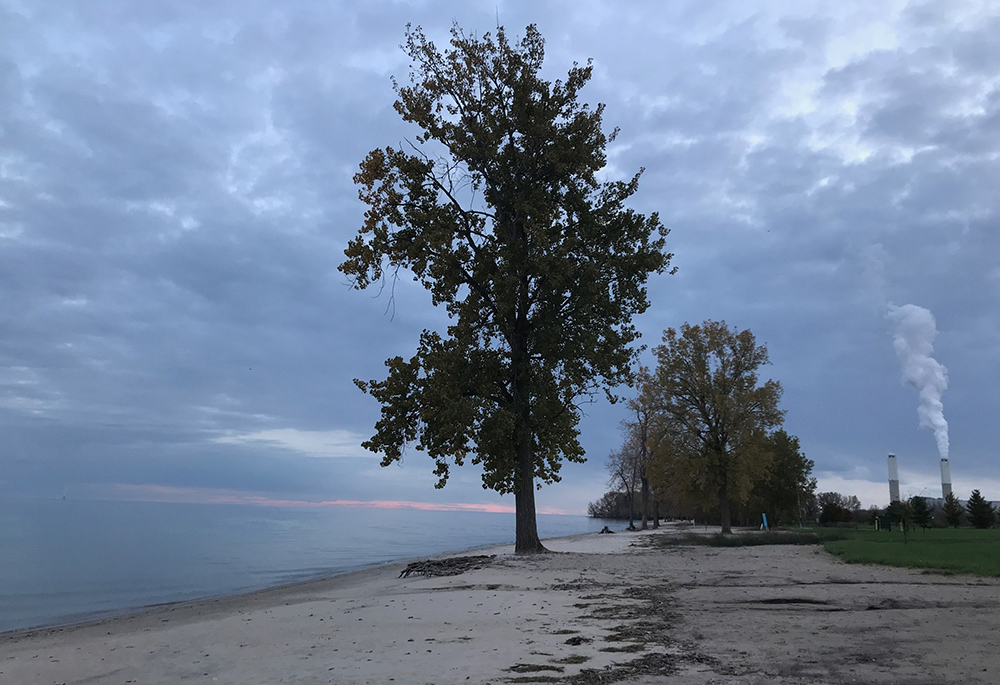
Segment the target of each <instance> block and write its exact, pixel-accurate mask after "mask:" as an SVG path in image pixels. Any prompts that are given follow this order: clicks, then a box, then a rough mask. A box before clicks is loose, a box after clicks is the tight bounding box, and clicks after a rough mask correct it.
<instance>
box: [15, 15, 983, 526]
mask: <svg viewBox="0 0 1000 685" xmlns="http://www.w3.org/2000/svg"><path fill="white" fill-rule="evenodd" d="M498 20H499V22H500V23H502V24H503V25H505V26H506V27H507V30H508V32H510V33H513V34H517V35H523V31H524V27H525V25H527V24H529V23H536V24H537V25H538V27H539V29H540V31H541V33H542V35H543V36H544V37H545V38H546V40H547V59H546V67H545V69H546V74H547V75H548V77H549V78H552V79H555V78H559V77H560V76H562V75H564V74H565V71H566V69H568V68H569V67H570V66H571V64H572V62H573V61H574V60H575V61H580V62H583V61H585V60H586V59H587V58H593V60H594V65H595V71H594V79H593V80H592V82H591V83H590V84H589V85H588V86H587V87H586V88H585V89H584V91H583V97H584V98H585V99H586V100H587V101H588V102H590V103H597V102H604V103H607V109H606V114H605V122H606V124H607V125H608V127H613V126H618V127H620V128H621V134H620V136H619V138H618V139H617V141H616V142H615V143H614V145H613V147H612V148H611V149H610V157H609V159H610V164H609V167H608V169H607V170H606V172H605V178H608V179H615V178H621V177H624V176H627V175H630V174H631V173H633V172H634V171H635V170H637V169H638V168H639V167H645V168H646V174H645V175H644V176H643V179H642V184H641V187H640V191H639V193H638V194H637V195H636V196H635V198H634V203H633V206H634V207H635V208H636V209H638V210H640V211H644V212H651V211H658V212H659V213H660V215H661V218H662V220H663V222H664V224H666V225H667V226H668V227H669V228H670V229H671V231H672V233H671V235H670V237H669V239H668V240H669V249H670V250H671V251H673V252H674V253H675V255H676V257H675V261H674V263H675V264H676V265H677V266H678V267H679V272H678V273H677V274H676V275H674V276H667V275H664V276H660V277H656V278H654V279H653V280H652V281H651V282H650V288H649V290H650V299H651V301H652V307H651V309H650V311H649V312H647V313H646V314H645V315H644V316H643V317H642V318H641V319H640V321H639V326H640V328H641V330H642V331H643V334H644V340H645V342H646V343H647V344H650V345H655V344H656V343H657V342H659V339H660V335H661V333H662V331H663V329H664V328H666V327H668V326H678V325H680V324H681V323H683V322H685V321H688V322H699V321H702V320H705V319H709V318H711V319H725V320H726V321H727V322H728V323H729V324H731V325H734V326H738V327H740V328H750V329H751V330H752V331H753V332H754V333H755V334H756V335H757V337H758V339H759V340H760V341H762V342H765V343H766V344H767V345H768V348H769V351H770V354H771V359H772V362H773V366H771V367H769V368H768V370H767V372H768V373H769V375H770V376H771V377H773V378H776V379H778V380H780V381H781V383H782V384H783V386H784V388H785V395H784V398H783V406H784V408H785V409H787V412H788V413H787V420H786V428H787V429H788V430H789V432H791V433H793V434H796V435H798V436H799V437H800V440H801V443H802V446H803V449H804V451H805V452H806V454H807V455H808V456H809V457H810V458H812V459H813V460H814V461H815V462H816V475H817V476H818V477H819V480H820V488H821V489H823V490H838V491H841V492H844V493H845V494H856V495H858V496H859V497H861V499H862V501H864V502H865V504H870V503H875V502H878V503H882V502H884V501H885V500H886V499H887V492H886V486H885V484H884V483H885V474H886V462H885V455H886V454H887V453H888V452H895V453H896V454H898V455H899V461H900V471H901V480H902V490H903V493H904V495H905V494H925V495H937V494H938V493H939V492H940V487H939V485H938V482H939V479H938V476H937V469H938V448H937V444H936V442H935V436H934V434H933V432H932V431H930V430H928V429H926V428H921V427H920V426H919V424H918V421H919V419H918V414H917V407H918V403H919V398H918V395H917V393H916V392H915V391H914V390H913V389H912V388H910V387H907V386H904V385H903V383H902V382H901V377H902V376H901V374H902V370H901V365H900V360H899V359H898V358H897V354H896V351H895V350H894V335H895V332H896V326H897V323H898V322H897V321H896V319H895V318H893V317H892V316H889V312H891V311H898V310H893V309H892V308H891V305H895V306H902V305H906V304H913V305H916V306H919V307H924V308H926V309H927V310H929V311H930V312H932V313H933V315H934V317H936V323H937V330H938V331H939V335H938V336H937V338H936V340H934V352H933V355H934V358H935V359H936V360H937V361H938V362H940V363H941V364H943V365H944V366H945V367H946V368H947V371H948V387H947V390H945V391H944V394H943V395H942V399H943V403H944V416H945V418H946V419H947V421H948V423H949V438H950V445H951V465H952V472H953V476H954V481H955V488H956V491H957V492H959V493H960V494H961V495H962V496H966V495H967V493H968V492H969V491H970V490H971V489H972V488H973V487H979V488H981V489H982V490H983V493H984V495H986V496H987V497H990V498H992V499H1000V464H998V456H1000V420H998V418H997V417H998V410H1000V402H998V397H1000V392H998V386H1000V371H998V369H1000V319H998V313H1000V225H998V219H1000V216H998V209H1000V193H998V183H1000V42H998V41H997V40H996V36H998V35H1000V10H998V8H997V6H996V4H995V3H991V2H987V1H984V2H974V1H960V0H952V1H949V2H936V1H933V2H905V1H890V0H886V1H885V2H878V3H871V2H865V1H859V2H853V1H844V2H837V3H830V2H819V1H817V2H809V1H806V0H788V1H786V2H781V1H776V0H767V1H766V2H764V1H763V0H762V1H760V2H748V1H746V0H734V1H732V2H724V1H712V2H706V1H705V0H698V1H697V2H694V1H692V2H685V1H681V0H677V1H675V2H668V3H664V2H629V3H621V2H610V1H609V2H601V1H598V0H590V1H587V2H575V3H567V2H553V1H545V0H542V1H536V2H503V1H497V0H494V1H493V2H488V3H485V2H468V1H462V2H447V1H432V0H427V1H423V2H421V1H419V0H413V1H410V2H404V1H397V2H390V1H380V0H369V1H366V2H363V3H354V2H350V3H348V2H334V1H330V2H316V1H312V0H309V1H304V0H303V1H295V0H286V1H283V2H274V1H273V0H272V1H270V2H265V1H262V0H240V1H239V2H235V1H234V2H227V1H224V0H217V1H213V2H194V1H193V0H192V1H187V0H176V1H168V0H164V1H162V2H155V3H147V2H134V1H132V0H88V1H87V2H42V1H34V2H33V1H31V0H0V297H2V302H3V308H2V310H0V432H2V438H0V494H3V495H5V496H10V495H32V496H61V495H62V494H64V493H69V494H70V495H71V496H81V497H84V496H86V497H128V498H138V499H144V498H148V499H176V500H183V501H257V502H264V503H266V502H273V501H283V502H321V501H327V502H330V501H349V502H372V501H378V502H395V501H403V502H422V503H430V504H442V505H443V504H445V503H449V504H452V505H462V506H464V505H483V506H511V505H512V504H513V502H512V501H510V498H500V497H498V496H496V495H495V494H493V493H491V492H487V491H484V490H483V489H482V488H481V486H480V482H479V475H478V473H476V471H475V470H474V469H473V468H471V467H465V468H462V469H456V470H454V472H453V474H454V475H453V478H452V482H451V484H450V485H449V486H448V487H447V488H446V489H445V490H443V491H436V490H434V489H433V482H434V478H433V476H432V474H431V465H430V464H429V463H428V461H427V460H426V458H422V457H423V455H421V454H419V453H416V452H413V451H411V452H410V453H409V454H408V455H407V457H406V458H405V459H404V463H403V465H402V466H401V467H397V466H393V467H390V468H387V469H382V468H380V467H379V466H378V461H377V459H376V458H373V457H371V456H366V455H365V454H364V452H363V451H362V450H361V449H360V447H359V443H360V442H361V440H363V439H364V438H366V437H368V435H369V434H370V431H371V428H372V425H373V424H374V422H375V420H376V419H377V417H378V406H377V405H376V404H375V403H374V401H373V400H371V398H369V397H367V396H364V395H362V394H361V393H360V392H358V390H357V389H356V388H355V387H354V385H353V384H352V383H351V379H352V378H355V377H359V378H375V377H381V376H383V375H384V367H383V361H384V360H385V359H386V358H387V357H389V356H393V355H396V354H400V355H404V356H409V355H410V354H411V353H412V352H413V350H414V349H415V343H416V339H417V336H418V334H419V331H420V330H421V329H423V328H425V327H429V328H434V327H439V326H441V324H442V321H443V316H442V314H441V313H440V312H438V311H435V310H434V309H433V308H432V307H431V305H430V301H429V297H428V296H427V295H426V294H425V293H424V292H423V291H422V290H420V289H419V288H418V287H416V286H414V285H412V284H410V283H408V282H407V281H406V280H405V279H404V281H403V282H401V283H400V284H399V286H398V287H397V289H396V293H395V300H394V302H393V303H390V302H389V301H388V298H387V297H385V296H382V297H379V296H378V295H377V293H374V292H358V291H353V290H351V289H350V288H349V287H348V285H347V284H346V281H345V279H344V277H343V276H342V275H341V274H340V273H339V272H337V270H336V267H337V265H338V264H339V263H340V262H341V260H342V257H343V249H344V246H345V244H346V242H347V241H348V240H349V239H350V238H351V237H352V236H353V235H354V234H355V233H356V232H357V230H358V228H359V227H360V225H361V218H362V214H363V211H364V207H363V206H362V204H361V203H360V202H359V201H358V199H357V191H356V189H355V187H354V186H353V185H352V180H351V178H352V175H353V173H354V172H355V170H356V169H357V166H358V163H359V162H360V161H361V159H362V158H363V157H364V155H365V154H366V153H367V152H368V151H369V150H371V149H373V148H376V147H380V146H385V145H389V144H393V145H394V144H397V143H398V142H399V141H401V140H403V139H404V138H406V137H412V136H413V135H414V133H415V132H414V131H413V130H412V129H410V128H408V127H407V126H406V125H404V124H403V123H402V122H401V121H400V120H399V119H398V116H397V115H396V114H395V112H394V111H393V109H392V102H393V100H394V94H393V91H392V87H391V83H390V77H391V76H392V75H395V76H397V77H405V76H406V74H407V72H408V63H407V61H406V59H405V57H404V55H403V54H402V52H401V51H400V49H399V44H400V43H401V41H402V39H403V33H404V30H405V25H406V23H407V22H412V23H414V24H419V25H421V26H423V27H424V29H425V31H426V32H427V33H428V35H430V36H431V37H432V38H436V39H437V41H438V43H439V44H444V43H445V41H446V36H447V31H448V29H449V27H450V26H451V23H452V21H457V22H459V23H460V24H461V26H462V27H463V28H464V29H465V30H466V31H467V32H469V33H476V34H481V33H483V32H485V31H489V30H490V29H492V28H494V27H495V26H496V24H497V21H498ZM646 358H647V359H648V360H649V361H651V360H652V355H651V354H650V353H648V352H647V353H646ZM585 409H586V413H587V417H586V419H585V420H584V422H583V424H582V428H583V435H582V441H583V444H584V447H585V448H586V450H587V452H588V455H589V462H588V463H587V464H585V465H568V466H567V467H566V468H564V476H565V477H564V481H563V483H561V484H559V485H557V486H554V487H551V488H546V489H544V490H542V491H541V492H540V493H539V505H540V507H542V509H543V510H549V511H565V512H569V513H582V512H583V511H584V509H585V507H586V505H587V502H589V501H591V500H594V499H596V498H597V497H599V496H600V495H601V493H602V492H603V491H604V490H605V485H606V480H607V477H606V474H605V471H604V459H605V457H606V455H607V453H608V451H609V450H610V449H611V448H613V447H614V446H615V445H616V443H617V442H618V439H619V433H618V423H619V421H620V420H621V419H622V418H624V413H623V410H622V409H621V408H619V407H617V406H615V407H612V406H609V405H606V404H603V403H601V402H597V403H595V404H591V405H587V406H586V408H585Z"/></svg>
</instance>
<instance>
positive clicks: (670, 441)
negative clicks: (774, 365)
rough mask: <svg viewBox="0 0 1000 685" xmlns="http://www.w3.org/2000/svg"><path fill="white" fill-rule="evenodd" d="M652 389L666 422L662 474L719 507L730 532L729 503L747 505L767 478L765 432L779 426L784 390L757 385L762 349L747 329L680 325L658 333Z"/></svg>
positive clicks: (774, 384) (764, 350)
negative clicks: (780, 406)
mask: <svg viewBox="0 0 1000 685" xmlns="http://www.w3.org/2000/svg"><path fill="white" fill-rule="evenodd" d="M654 352H655V354H656V358H657V367H656V371H655V373H654V375H653V379H652V382H651V383H650V386H651V388H650V389H651V392H653V393H654V394H655V398H656V399H655V405H656V407H657V410H658V412H659V414H660V416H661V419H662V422H663V431H664V433H663V439H662V440H661V443H660V449H659V450H658V452H657V455H656V457H655V458H656V459H657V460H659V461H660V462H661V464H660V469H659V471H660V472H661V473H663V474H666V475H665V477H666V478H667V479H668V480H670V481H672V482H673V483H674V484H675V485H677V486H679V487H681V488H682V489H683V490H685V491H686V492H687V493H688V494H689V495H690V496H691V497H693V498H696V499H698V500H700V501H703V502H706V503H707V502H714V503H715V504H716V505H717V506H718V511H719V518H720V520H721V523H722V532H723V533H730V532H732V522H731V514H730V505H731V504H732V503H734V502H737V503H738V502H745V501H746V500H747V498H748V497H749V495H750V493H751V491H752V489H753V486H754V485H755V484H756V483H757V481H759V480H760V479H761V478H763V477H765V476H766V475H767V473H768V471H769V469H770V465H771V458H772V457H771V453H770V452H769V451H768V450H767V448H766V446H765V439H764V437H765V436H766V434H767V433H768V432H769V431H770V430H772V429H774V428H776V427H777V426H779V425H780V424H781V422H782V419H783V416H784V412H782V411H781V410H780V409H778V401H779V399H780V398H781V385H780V384H779V383H778V382H777V381H773V380H768V381H765V382H764V383H760V382H759V379H758V376H757V373H758V371H759V370H760V368H761V367H762V366H765V365H767V364H769V363H770V362H769V360H768V356H767V347H766V346H764V345H758V344H757V340H756V338H754V335H753V333H751V332H750V331H749V330H744V331H740V330H738V329H736V328H733V329H730V328H729V327H728V326H727V325H726V323H725V322H724V321H705V322H704V323H702V324H699V325H694V326H692V325H689V324H684V325H683V326H681V328H680V332H679V333H678V332H677V331H675V330H674V329H672V328H669V329H667V330H666V331H664V333H663V344H662V345H660V346H658V347H656V348H655V350H654Z"/></svg>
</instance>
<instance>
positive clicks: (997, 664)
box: [630, 546, 1000, 685]
mask: <svg viewBox="0 0 1000 685" xmlns="http://www.w3.org/2000/svg"><path fill="white" fill-rule="evenodd" d="M647 554H649V555H650V556H649V557H647V558H646V559H647V561H648V563H650V564H651V565H652V566H654V567H656V568H657V569H658V576H659V578H660V579H661V580H662V581H663V582H664V583H665V584H666V587H668V588H669V594H668V596H669V600H670V602H669V604H670V606H671V609H672V611H673V614H674V616H675V620H676V623H675V627H674V631H673V632H674V633H675V635H674V637H675V638H676V639H677V640H679V641H681V642H686V643H687V645H688V648H689V649H690V650H693V651H695V652H697V653H698V654H700V656H701V657H702V659H701V661H700V662H699V661H693V662H690V661H689V662H688V663H681V664H679V667H678V671H677V672H676V673H675V674H674V675H672V676H653V675H649V676H643V677H642V678H639V679H635V680H632V681H630V682H635V683H648V684H654V683H656V684H661V683H662V684H667V683H670V684H673V683H685V684H688V685H708V684H709V683H712V684H715V683H718V684H720V685H721V684H722V683H726V684H734V685H757V684H764V683H767V684H768V685H785V684H792V683H795V684H799V683H803V684H804V683H810V684H812V683H906V684H908V685H923V684H926V685H931V684H934V685H938V684H940V683H963V684H964V685H978V684H980V683H982V684H983V685H995V684H996V683H1000V583H998V582H997V581H995V580H991V579H982V578H976V577H970V576H942V575H937V574H924V573H920V572H916V571H907V570H903V569H895V568H885V567H873V566H860V565H851V564H844V563H841V562H840V561H838V560H836V559H834V558H833V557H831V556H829V555H827V554H826V553H824V552H823V551H822V549H821V548H819V547H811V546H807V547H791V546H787V547H786V546H773V547H745V548H732V549H722V548H709V547H680V548H675V549H670V550H662V551H660V550H658V551H655V552H648V553H647ZM658 557H659V558H658Z"/></svg>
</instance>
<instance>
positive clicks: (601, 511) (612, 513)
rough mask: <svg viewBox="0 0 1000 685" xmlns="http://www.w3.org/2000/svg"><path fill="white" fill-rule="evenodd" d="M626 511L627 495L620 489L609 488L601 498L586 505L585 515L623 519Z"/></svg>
mask: <svg viewBox="0 0 1000 685" xmlns="http://www.w3.org/2000/svg"><path fill="white" fill-rule="evenodd" d="M628 511H629V501H628V495H627V494H626V493H624V492H621V491H620V490H609V491H608V492H606V493H604V495H603V496H602V497H601V499H599V500H597V501H596V502H591V503H590V504H588V505H587V516H591V517H593V518H599V519H625V518H628Z"/></svg>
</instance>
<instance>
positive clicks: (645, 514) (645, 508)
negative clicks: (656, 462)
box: [639, 468, 649, 530]
mask: <svg viewBox="0 0 1000 685" xmlns="http://www.w3.org/2000/svg"><path fill="white" fill-rule="evenodd" d="M639 478H640V479H641V481H642V529H643V530H646V529H647V528H649V523H648V521H649V479H648V478H646V469H645V468H644V469H643V472H642V475H640V476H639Z"/></svg>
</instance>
